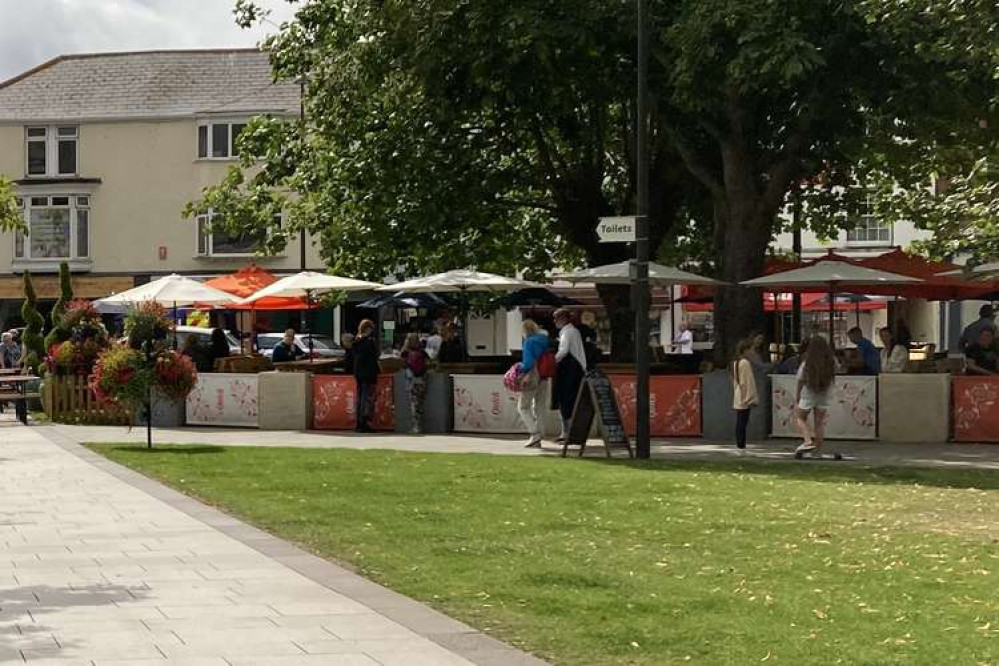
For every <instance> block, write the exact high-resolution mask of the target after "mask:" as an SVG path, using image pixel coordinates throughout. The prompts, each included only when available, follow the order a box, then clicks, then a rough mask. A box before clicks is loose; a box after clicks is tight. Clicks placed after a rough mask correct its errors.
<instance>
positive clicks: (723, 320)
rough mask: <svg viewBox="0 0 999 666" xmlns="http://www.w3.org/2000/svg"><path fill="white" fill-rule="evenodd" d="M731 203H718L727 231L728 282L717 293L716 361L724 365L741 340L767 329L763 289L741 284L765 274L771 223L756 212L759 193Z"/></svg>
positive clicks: (723, 239)
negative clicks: (765, 327) (740, 284)
mask: <svg viewBox="0 0 999 666" xmlns="http://www.w3.org/2000/svg"><path fill="white" fill-rule="evenodd" d="M746 199H748V200H743V201H735V202H732V199H731V198H729V203H727V204H725V203H721V204H718V203H716V210H717V211H718V215H720V216H722V219H717V218H716V220H717V222H720V223H722V224H723V225H724V227H723V228H724V230H725V231H724V233H723V234H719V237H718V242H719V243H720V245H721V247H719V248H718V250H719V255H720V256H721V262H722V280H724V281H725V282H727V283H728V286H726V287H722V288H721V289H719V290H718V292H717V295H716V296H715V347H714V352H715V354H714V356H715V362H716V363H717V364H718V365H721V366H724V365H725V364H726V363H727V362H728V361H729V360H730V359H731V358H732V353H733V351H734V350H735V346H736V344H738V342H739V340H741V339H743V338H746V337H748V336H749V335H751V334H753V333H757V332H762V331H763V301H762V298H761V294H760V290H759V289H749V288H746V287H742V286H739V283H740V282H743V281H745V280H751V279H752V278H755V277H759V276H760V275H762V274H763V268H764V265H765V263H766V253H767V246H768V245H769V244H770V233H771V230H770V225H769V224H768V223H766V222H764V221H763V220H761V219H760V216H759V214H758V213H757V212H756V208H757V207H756V205H755V203H756V201H755V197H746Z"/></svg>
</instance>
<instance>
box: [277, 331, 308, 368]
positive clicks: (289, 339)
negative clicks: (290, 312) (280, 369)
mask: <svg viewBox="0 0 999 666" xmlns="http://www.w3.org/2000/svg"><path fill="white" fill-rule="evenodd" d="M304 355H305V353H304V352H303V351H302V350H301V349H299V348H298V345H296V344H295V331H294V329H291V328H289V329H288V330H287V331H285V332H284V337H283V338H282V339H281V342H279V343H277V344H276V345H274V353H273V355H272V356H271V361H273V362H274V363H288V362H290V361H297V360H298V359H300V358H302V357H303V356H304Z"/></svg>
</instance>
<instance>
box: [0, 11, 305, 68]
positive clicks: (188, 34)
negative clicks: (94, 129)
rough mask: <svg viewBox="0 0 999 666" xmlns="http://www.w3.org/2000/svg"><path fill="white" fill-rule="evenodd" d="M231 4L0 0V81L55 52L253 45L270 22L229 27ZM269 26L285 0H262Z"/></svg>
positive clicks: (281, 14)
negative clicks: (246, 26)
mask: <svg viewBox="0 0 999 666" xmlns="http://www.w3.org/2000/svg"><path fill="white" fill-rule="evenodd" d="M234 4H235V0H0V17H2V20H0V81H3V80H6V79H8V78H10V77H11V76H15V75H17V74H19V73H21V72H23V71H25V70H27V69H29V68H31V67H34V66H35V65H39V64H41V63H43V62H45V61H46V60H49V59H51V58H54V57H56V56H58V55H64V54H68V53H91V52H101V51H133V50H148V49H186V48H223V47H232V46H253V45H254V44H256V43H257V42H259V41H260V39H261V38H263V37H264V36H265V35H266V34H268V33H270V32H273V31H274V30H275V29H276V28H275V27H274V26H273V25H269V24H264V25H263V26H261V27H258V28H254V29H253V30H241V29H240V28H239V27H237V26H236V24H235V22H234V20H233V15H232V9H233V6H234ZM261 4H263V5H264V6H266V7H268V8H269V9H271V10H272V14H271V20H272V21H274V22H275V23H281V22H282V21H285V20H288V19H290V18H292V16H293V15H294V9H295V8H294V6H293V5H290V4H289V3H288V2H287V1H286V0H262V2H261Z"/></svg>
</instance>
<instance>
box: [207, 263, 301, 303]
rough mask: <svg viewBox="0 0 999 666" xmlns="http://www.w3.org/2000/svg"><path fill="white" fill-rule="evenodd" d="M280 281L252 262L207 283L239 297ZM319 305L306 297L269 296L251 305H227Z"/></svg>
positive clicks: (244, 296) (246, 296)
mask: <svg viewBox="0 0 999 666" xmlns="http://www.w3.org/2000/svg"><path fill="white" fill-rule="evenodd" d="M277 281H278V278H277V276H275V275H274V274H273V273H270V272H268V271H265V270H264V269H262V268H260V267H259V266H257V265H256V264H250V265H248V266H244V267H243V268H240V269H239V270H238V271H236V272H235V273H232V274H231V275H223V276H221V277H217V278H214V279H212V280H208V281H207V282H205V284H207V285H209V286H210V287H215V288H216V289H221V290H222V291H225V292H228V293H230V294H233V295H235V296H238V297H239V298H248V297H250V296H252V295H253V294H255V293H257V292H258V291H260V290H261V289H263V288H264V287H266V286H269V285H271V284H274V283H275V282H277ZM318 307H319V304H318V303H315V302H313V303H308V302H306V299H304V298H295V297H292V298H285V297H277V296H273V297H268V298H262V299H260V300H259V301H256V302H255V303H252V304H249V305H238V304H231V305H226V306H225V309H227V310H258V311H270V310H314V309H316V308H318Z"/></svg>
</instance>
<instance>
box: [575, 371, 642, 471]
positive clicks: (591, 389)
mask: <svg viewBox="0 0 999 666" xmlns="http://www.w3.org/2000/svg"><path fill="white" fill-rule="evenodd" d="M594 418H596V419H597V426H598V427H599V429H600V436H601V438H602V439H603V440H604V448H605V450H606V451H607V457H608V458H609V457H610V456H611V449H627V451H628V457H629V458H631V457H634V453H633V452H632V450H631V440H629V439H628V435H627V434H625V432H624V423H623V422H622V420H621V410H620V409H619V408H618V406H617V397H616V396H615V395H614V387H613V386H611V383H610V379H608V378H607V375H605V374H604V373H602V372H600V371H599V370H591V371H590V372H588V373H586V376H585V377H584V378H583V381H582V383H581V384H580V386H579V393H578V394H576V404H575V406H574V407H573V410H572V418H571V419H570V420H569V432H568V433H567V434H566V438H565V444H564V445H563V446H562V456H563V457H565V455H566V452H567V451H568V449H569V447H570V446H578V447H579V455H580V456H582V455H583V452H584V451H585V450H586V439H587V437H588V436H589V434H590V428H591V427H592V426H593V419H594Z"/></svg>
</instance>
